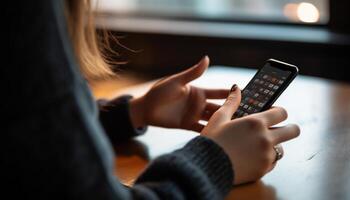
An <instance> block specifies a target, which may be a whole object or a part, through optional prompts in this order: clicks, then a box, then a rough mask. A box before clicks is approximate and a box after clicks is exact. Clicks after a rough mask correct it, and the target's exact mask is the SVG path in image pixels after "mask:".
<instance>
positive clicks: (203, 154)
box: [1, 0, 299, 200]
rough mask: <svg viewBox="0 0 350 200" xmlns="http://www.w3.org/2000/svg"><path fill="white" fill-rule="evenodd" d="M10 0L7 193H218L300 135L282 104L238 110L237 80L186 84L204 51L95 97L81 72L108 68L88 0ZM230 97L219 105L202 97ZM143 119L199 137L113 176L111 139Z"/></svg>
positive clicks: (249, 176) (140, 128)
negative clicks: (217, 85) (135, 171)
mask: <svg viewBox="0 0 350 200" xmlns="http://www.w3.org/2000/svg"><path fill="white" fill-rule="evenodd" d="M10 4H13V5H10V6H8V7H7V9H6V13H7V14H9V17H8V18H7V19H8V22H9V25H8V26H6V28H7V31H8V33H9V34H8V37H7V41H8V42H9V43H8V48H7V49H6V50H7V51H6V57H5V63H6V64H7V65H6V67H3V68H2V74H3V75H4V76H3V77H2V79H1V80H2V89H3V94H5V95H4V97H3V103H2V104H1V105H2V107H1V108H2V109H1V110H2V114H3V116H6V118H5V120H4V121H3V122H4V123H3V126H5V127H4V129H3V130H2V135H4V136H5V139H3V141H4V144H3V145H2V147H4V149H5V151H2V152H4V153H5V154H4V155H3V156H2V159H3V161H2V166H3V167H4V169H3V170H2V173H3V174H2V176H1V177H2V181H3V183H5V185H6V188H5V189H4V188H3V191H4V193H10V194H11V195H12V196H11V198H12V199H13V198H16V197H22V198H23V197H26V198H30V197H33V198H35V199H104V200H105V199H221V198H223V197H224V196H225V195H226V194H227V193H228V191H229V190H230V188H231V187H232V186H233V185H238V184H242V183H247V182H251V181H255V180H257V179H259V178H260V177H262V176H263V175H265V174H266V173H268V172H269V171H270V170H272V169H273V167H274V166H275V164H276V161H277V160H278V159H280V157H281V156H280V154H279V153H280V152H282V148H281V146H280V145H279V144H280V143H281V142H284V141H287V140H290V139H292V138H295V137H297V136H298V134H299V129H298V127H297V126H296V125H287V126H284V127H280V128H270V127H271V126H273V125H275V124H278V123H279V122H282V121H284V120H285V119H286V118H287V113H286V111H285V110H284V109H283V108H278V107H275V108H272V109H270V110H268V111H265V112H262V113H259V114H254V115H250V116H247V117H243V118H240V119H234V120H231V116H232V115H233V113H234V112H235V110H236V109H237V107H238V105H239V103H240V98H241V94H240V90H239V88H238V87H237V86H236V85H234V86H233V87H232V88H231V90H230V91H228V90H209V89H203V88H197V87H193V86H190V85H188V83H189V82H190V81H192V80H194V79H196V78H198V77H199V76H201V75H202V74H203V73H204V71H205V70H206V68H207V67H208V65H209V58H208V57H204V58H203V59H202V60H201V61H200V62H199V63H198V64H196V65H195V66H193V67H191V68H189V69H188V70H186V71H183V72H181V73H178V74H175V75H173V76H170V77H168V78H166V79H163V80H161V81H159V82H158V83H156V84H155V85H154V86H153V87H152V89H150V91H149V92H147V93H146V94H145V95H144V96H142V97H140V98H132V97H129V96H123V97H119V98H116V99H114V100H111V101H105V100H101V101H98V106H96V104H95V102H93V98H92V97H91V95H90V91H89V89H88V87H87V84H86V81H85V80H89V79H91V78H92V77H94V76H103V75H111V74H112V71H111V70H110V68H109V67H108V64H107V63H106V61H105V59H104V56H103V54H102V52H101V51H100V48H99V47H100V46H99V45H100V44H98V40H97V39H96V35H95V30H94V27H93V19H92V17H91V13H90V8H89V5H90V2H89V1H88V0H85V1H81V0H66V1H63V0H40V1H36V2H35V3H33V2H31V1H25V2H21V4H15V3H10ZM78 66H79V67H78ZM82 75H83V76H82ZM83 77H85V78H83ZM223 98H226V102H225V103H224V105H223V106H219V105H216V104H212V103H208V102H207V101H206V100H207V99H223ZM199 120H207V121H208V124H207V125H206V126H203V125H201V124H199V123H198V121H199ZM147 125H154V126H161V127H170V128H182V129H190V130H194V131H197V132H199V133H200V136H198V137H196V138H194V139H193V140H191V141H190V142H189V143H188V144H186V145H185V147H183V148H182V149H179V150H177V151H175V152H173V153H170V154H167V155H163V156H161V157H159V158H157V159H155V160H154V161H153V162H152V163H151V164H150V165H149V166H148V168H147V169H146V170H145V171H144V172H143V174H142V175H141V176H140V177H139V178H138V179H137V180H136V183H135V185H134V186H133V187H132V188H126V187H124V186H123V185H122V184H121V183H120V182H119V181H118V179H117V178H116V177H115V176H114V175H113V174H114V173H113V170H114V167H113V163H114V154H113V151H112V145H113V144H116V142H119V141H122V140H124V139H128V138H130V137H133V136H135V135H139V134H142V133H144V130H145V127H146V126H147Z"/></svg>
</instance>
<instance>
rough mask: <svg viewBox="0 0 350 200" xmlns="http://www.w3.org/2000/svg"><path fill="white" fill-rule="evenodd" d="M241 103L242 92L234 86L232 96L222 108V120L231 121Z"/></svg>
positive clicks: (231, 91)
mask: <svg viewBox="0 0 350 200" xmlns="http://www.w3.org/2000/svg"><path fill="white" fill-rule="evenodd" d="M240 103H241V90H240V89H239V88H238V86H237V85H236V84H234V85H233V86H232V88H231V90H230V94H229V96H228V97H227V99H226V101H225V103H224V104H223V105H222V106H221V107H220V109H219V111H220V112H219V113H220V114H221V115H222V116H221V119H224V120H231V119H232V116H233V114H234V113H235V112H236V110H237V109H238V107H239V104H240Z"/></svg>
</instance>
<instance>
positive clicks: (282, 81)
mask: <svg viewBox="0 0 350 200" xmlns="http://www.w3.org/2000/svg"><path fill="white" fill-rule="evenodd" d="M297 74H298V68H297V67H296V66H294V65H290V64H287V63H284V62H281V61H277V60H274V59H270V60H268V61H267V63H266V64H265V66H264V67H262V68H261V69H260V70H259V71H258V72H257V73H256V74H255V76H254V77H253V79H252V80H251V81H250V82H249V83H248V85H247V86H246V87H245V88H244V89H243V91H242V99H241V103H240V105H239V107H238V109H237V111H236V112H235V114H234V115H233V118H239V117H243V116H246V115H250V114H253V113H257V112H261V111H264V110H267V109H268V108H270V107H271V106H272V104H273V103H274V102H275V101H276V100H277V98H278V97H279V96H280V95H281V94H282V92H283V91H284V90H285V89H286V88H287V87H288V85H289V84H290V82H292V80H293V79H294V78H295V77H296V75H297Z"/></svg>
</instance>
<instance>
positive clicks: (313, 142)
mask: <svg viewBox="0 0 350 200" xmlns="http://www.w3.org/2000/svg"><path fill="white" fill-rule="evenodd" d="M301 70H302V69H301ZM254 73H255V71H254V70H247V69H242V68H226V67H212V68H210V69H209V70H208V71H207V72H206V74H205V75H203V77H201V78H200V79H198V80H196V81H195V82H193V84H194V85H198V86H202V87H209V88H230V86H231V85H232V84H233V83H237V84H238V85H239V86H240V87H241V88H243V87H244V86H245V85H246V84H247V83H248V81H249V80H250V79H251V77H252V76H253V74H254ZM152 83H153V82H149V83H145V84H142V85H138V86H136V87H131V88H128V89H126V90H123V91H118V92H113V93H111V95H113V96H115V95H119V94H122V93H128V94H133V95H135V96H138V95H141V94H143V93H144V92H146V91H147V89H148V88H149V87H150V86H151V85H152ZM275 105H279V106H283V107H285V108H286V109H287V110H288V112H289V119H288V120H287V122H291V123H297V124H299V125H300V127H301V131H302V132H301V135H300V137H299V138H297V139H296V140H293V141H290V142H287V143H285V144H284V149H285V157H284V158H283V159H282V160H281V161H279V162H278V165H277V166H276V168H275V169H274V170H273V171H272V172H271V173H269V174H267V175H266V176H265V177H263V178H262V180H260V181H258V182H256V183H252V184H247V185H243V186H239V187H235V188H233V189H232V191H231V192H230V194H229V196H228V197H227V199H269V200H273V199H308V200H309V199H318V200H320V199H350V85H349V84H345V83H337V82H334V81H329V80H324V79H319V78H312V77H306V76H299V77H297V79H296V80H295V81H294V82H293V83H292V84H291V86H290V87H289V88H288V89H287V90H286V91H285V93H283V95H282V96H281V97H280V99H279V100H278V101H277V102H276V103H275ZM196 135H197V133H194V132H190V131H184V130H170V129H163V128H156V127H150V128H149V130H148V132H147V134H146V135H144V136H141V137H138V138H136V139H135V140H134V141H131V142H129V143H127V144H122V145H121V146H119V147H118V148H117V149H116V152H117V159H116V160H117V161H116V170H115V171H116V175H117V176H118V177H119V178H120V180H121V181H122V182H124V183H125V184H132V182H133V180H134V179H135V178H136V177H137V176H138V175H139V174H140V173H141V172H142V170H143V169H144V168H145V166H146V165H147V163H148V162H149V161H150V160H152V159H153V158H154V157H156V156H159V155H161V154H164V153H166V152H171V151H173V150H174V149H177V148H180V147H182V146H183V145H184V144H185V143H186V142H187V141H189V140H190V139H191V138H193V137H195V136H196Z"/></svg>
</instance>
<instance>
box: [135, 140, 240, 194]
mask: <svg viewBox="0 0 350 200" xmlns="http://www.w3.org/2000/svg"><path fill="white" fill-rule="evenodd" d="M232 169H233V168H232V165H231V161H230V159H229V158H228V156H227V155H226V153H225V152H224V151H223V149H221V147H220V146H218V145H217V144H216V143H215V142H213V141H211V140H210V139H208V138H205V137H202V136H198V137H196V138H194V139H193V140H191V141H190V142H189V143H188V144H186V145H185V147H183V148H182V149H180V150H177V151H175V152H173V153H171V154H167V155H163V156H161V157H159V158H157V159H156V160H154V161H153V162H152V163H151V164H150V165H149V167H148V168H147V170H145V172H144V173H143V174H142V175H141V176H140V177H139V178H138V180H137V181H136V184H138V183H145V182H154V181H158V182H159V181H171V182H173V183H174V184H176V185H177V187H179V188H182V190H183V191H184V193H185V194H186V195H187V196H186V198H188V199H223V198H224V196H226V195H227V194H228V192H229V191H230V189H231V188H232V183H233V176H234V173H233V170H232Z"/></svg>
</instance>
